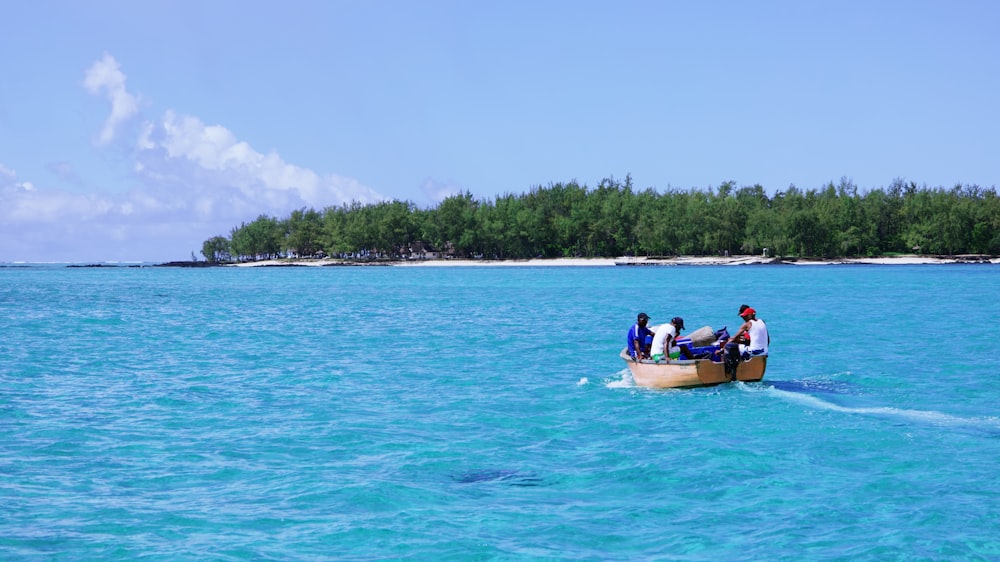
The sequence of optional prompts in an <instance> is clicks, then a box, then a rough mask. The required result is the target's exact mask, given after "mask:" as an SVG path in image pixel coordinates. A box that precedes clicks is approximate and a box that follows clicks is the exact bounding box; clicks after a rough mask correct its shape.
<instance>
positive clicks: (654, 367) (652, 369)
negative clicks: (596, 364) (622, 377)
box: [619, 349, 767, 388]
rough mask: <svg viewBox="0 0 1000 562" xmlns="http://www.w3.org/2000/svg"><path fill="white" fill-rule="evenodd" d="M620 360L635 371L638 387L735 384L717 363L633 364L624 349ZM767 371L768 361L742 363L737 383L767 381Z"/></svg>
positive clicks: (721, 365)
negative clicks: (765, 377)
mask: <svg viewBox="0 0 1000 562" xmlns="http://www.w3.org/2000/svg"><path fill="white" fill-rule="evenodd" d="M619 356H620V357H621V358H622V359H623V360H624V361H625V363H626V364H627V365H628V368H629V370H630V371H632V380H634V381H635V384H636V385H638V386H645V387H648V388H691V387H697V386H713V385H716V384H722V383H726V382H732V380H734V379H732V377H731V376H730V375H729V374H728V373H726V366H725V364H724V363H715V362H713V361H712V360H710V359H693V360H682V359H671V360H668V361H660V362H656V361H652V360H650V359H643V360H642V361H633V360H632V358H631V357H630V356H629V354H628V349H623V350H622V352H621V353H620V354H619ZM766 368H767V357H766V356H762V357H752V358H750V359H749V360H747V361H741V362H740V363H739V364H738V365H737V367H736V378H735V380H738V381H743V382H754V381H759V380H761V379H763V378H764V370H765V369H766Z"/></svg>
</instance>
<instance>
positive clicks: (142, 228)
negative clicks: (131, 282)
mask: <svg viewBox="0 0 1000 562" xmlns="http://www.w3.org/2000/svg"><path fill="white" fill-rule="evenodd" d="M125 82H126V77H125V74H123V73H122V72H121V70H120V68H119V65H118V62H117V61H116V60H115V59H114V57H112V56H111V55H109V54H105V55H104V56H103V57H102V58H101V59H100V60H99V61H97V62H95V63H94V64H93V65H91V67H90V68H89V69H87V71H86V78H85V80H84V87H85V88H86V89H87V91H89V92H90V93H92V94H94V95H101V96H103V97H105V98H106V99H107V100H108V101H109V102H110V103H111V112H110V114H109V116H108V117H107V120H106V121H105V123H104V125H103V127H102V129H101V131H100V134H99V136H98V140H99V144H100V145H102V146H104V145H108V144H109V143H110V142H111V141H112V140H117V141H119V142H120V145H119V146H122V147H125V148H126V153H127V154H129V155H130V156H131V157H132V158H134V160H133V162H132V171H133V173H134V176H133V181H134V184H133V187H132V189H129V190H128V191H126V192H122V193H89V194H84V193H79V192H70V191H64V190H57V189H46V188H44V187H42V186H39V187H36V186H35V185H34V184H33V183H32V182H28V181H19V180H18V177H17V174H16V173H15V172H14V170H12V169H10V168H8V167H6V166H4V165H3V164H2V163H0V262H2V261H19V260H28V261H99V260H121V261H131V260H147V261H167V260H174V259H187V258H188V257H190V252H191V251H192V250H194V251H199V250H200V249H201V244H202V242H203V241H204V240H206V239H208V238H210V237H212V236H216V235H226V234H228V233H229V231H230V229H231V228H233V227H234V226H238V225H239V224H240V223H241V222H243V221H248V220H252V219H253V218H255V217H256V216H258V215H259V214H262V213H264V214H269V215H272V216H278V217H283V216H287V215H288V214H289V213H290V212H291V211H292V210H295V209H298V208H302V207H313V208H315V209H322V208H325V207H327V206H333V205H340V204H342V203H348V202H351V201H359V202H363V203H369V202H375V201H379V200H382V199H384V197H383V196H381V195H380V194H378V193H377V192H375V191H373V190H372V189H370V188H368V187H366V186H365V185H363V184H361V183H360V182H358V181H357V180H354V179H352V178H347V177H342V176H338V175H335V174H328V175H320V174H318V173H316V172H314V171H313V170H309V169H307V168H302V167H300V166H296V165H294V164H290V163H288V162H285V161H284V160H283V159H282V158H281V156H279V155H278V154H276V153H274V152H271V153H268V154H262V153H260V152H258V151H256V150H255V149H254V148H253V147H252V146H250V145H249V144H248V143H246V142H244V141H240V140H239V139H238V138H236V136H235V135H234V134H233V133H232V132H231V131H229V130H228V129H226V128H225V127H223V126H220V125H206V124H205V123H203V122H202V121H201V120H200V119H198V118H197V117H193V116H190V115H179V114H177V113H175V112H173V111H167V112H165V113H164V115H163V116H162V117H161V118H160V119H158V120H141V119H139V117H140V116H139V100H140V97H139V96H137V95H133V94H131V93H129V91H128V90H127V88H126V84H125ZM133 119H134V120H135V121H136V123H135V124H136V125H138V129H137V130H138V132H137V133H135V138H128V136H127V135H124V134H119V133H120V132H121V130H122V125H123V124H125V123H126V122H127V121H129V120H133ZM49 171H51V172H53V173H54V174H56V175H57V176H59V177H60V178H62V179H63V180H64V181H69V180H73V181H71V183H74V184H76V185H78V186H79V185H84V182H83V180H82V179H81V178H79V177H77V175H76V172H75V170H74V167H73V165H72V163H69V162H58V163H56V164H52V165H50V166H49Z"/></svg>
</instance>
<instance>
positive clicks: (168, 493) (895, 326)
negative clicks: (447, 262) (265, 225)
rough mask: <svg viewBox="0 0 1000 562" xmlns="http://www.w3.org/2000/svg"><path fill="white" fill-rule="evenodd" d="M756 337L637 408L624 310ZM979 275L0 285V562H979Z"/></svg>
mask: <svg viewBox="0 0 1000 562" xmlns="http://www.w3.org/2000/svg"><path fill="white" fill-rule="evenodd" d="M741 303H747V304H750V305H751V306H753V307H755V308H756V309H757V310H758V315H759V316H760V317H761V318H763V319H765V320H766V321H767V322H768V326H769V327H770V331H771V337H772V344H771V359H770V361H769V363H768V372H767V376H766V379H765V381H764V382H763V383H757V384H739V383H737V384H727V385H723V386H719V387H714V388H707V389H695V390H683V391H677V390H668V391H651V390H646V389H642V388H637V387H635V386H634V385H633V384H632V383H631V380H630V378H629V376H628V371H627V369H625V368H624V364H623V363H622V362H621V360H620V359H618V357H617V353H618V351H619V350H620V349H621V348H622V347H623V346H624V343H625V334H626V331H627V330H628V328H629V327H630V326H631V324H632V322H633V321H634V319H635V315H636V313H637V312H639V311H645V312H648V313H649V314H650V315H651V316H652V317H653V323H654V324H658V323H660V322H665V321H666V320H667V319H668V318H670V317H672V316H674V315H680V316H683V317H684V319H685V322H686V324H687V326H688V328H689V329H694V328H697V327H699V326H703V325H711V326H713V327H714V328H719V327H722V326H723V325H728V326H729V327H730V328H734V327H735V326H737V325H738V324H739V319H738V318H737V315H736V312H737V308H738V307H739V305H740V304H741ZM998 312H1000V269H998V268H997V267H995V266H990V265H955V266H949V265H935V266H806V267H795V266H742V267H718V266H716V267H649V268H624V267H618V268H615V267H606V268H602V267H583V268H562V267H551V268H506V267H494V268H489V267H486V268H389V267H367V268H360V267H359V268H350V267H348V268H282V269H273V268H272V269H252V268H251V269H242V268H216V269H207V270H186V269H164V268H101V269H74V268H64V267H8V268H0V559H3V560H17V559H63V560H79V559H138V558H145V559H152V560H184V559H190V560H246V559H254V560H257V559H265V560H266V559H270V560H314V559H359V560H372V559H395V558H406V559H428V560H436V559H455V560H466V559H468V560H521V559H553V560H559V559H585V560H649V559H679V560H706V561H709V560H711V561H716V560H776V559H782V560H838V559H839V560H998V559H1000V475H998V464H1000V410H998V406H997V404H1000V384H998V380H1000V379H998V375H1000V365H998V361H1000V352H998V351H997V343H996V340H997V333H998V332H1000V326H998V325H997V316H998Z"/></svg>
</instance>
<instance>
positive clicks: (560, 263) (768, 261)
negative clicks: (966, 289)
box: [222, 255, 1000, 267]
mask: <svg viewBox="0 0 1000 562" xmlns="http://www.w3.org/2000/svg"><path fill="white" fill-rule="evenodd" d="M998 263H1000V258H990V257H987V256H918V255H902V256H893V257H880V258H839V259H831V260H819V259H794V260H793V259H782V258H765V257H763V256H729V257H722V256H679V257H674V258H646V257H620V258H550V259H526V260H476V259H433V260H413V261H395V262H347V261H343V260H334V259H328V258H324V259H278V260H261V261H256V262H243V263H232V264H224V265H223V266H222V267H380V266H381V267H611V266H626V267H634V266H642V267H670V266H685V265H698V266H705V265H709V266H738V265H793V266H809V265H937V264H998Z"/></svg>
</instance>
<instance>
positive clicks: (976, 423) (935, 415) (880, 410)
mask: <svg viewBox="0 0 1000 562" xmlns="http://www.w3.org/2000/svg"><path fill="white" fill-rule="evenodd" d="M740 386H741V388H744V389H745V390H747V391H750V392H765V393H767V394H770V395H772V396H775V397H777V398H780V399H782V400H787V401H789V402H794V403H796V404H801V405H803V406H807V407H810V408H814V409H817V410H828V411H832V412H841V413H845V414H857V415H866V416H876V417H881V418H894V419H900V420H904V421H907V422H915V423H923V424H929V425H937V426H951V427H975V428H977V429H984V428H987V429H989V430H991V431H996V432H1000V418H997V417H995V416H988V417H975V418H965V417H962V416H954V415H951V414H946V413H944V412H937V411H934V410H911V409H906V408H894V407H891V406H875V407H856V406H841V405H840V404H835V403H833V402H830V401H827V400H824V399H822V398H820V397H818V396H813V395H812V394H807V393H804V392H795V391H789V390H782V389H781V388H777V387H775V386H771V385H769V386H763V387H757V388H754V387H751V386H750V385H740Z"/></svg>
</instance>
